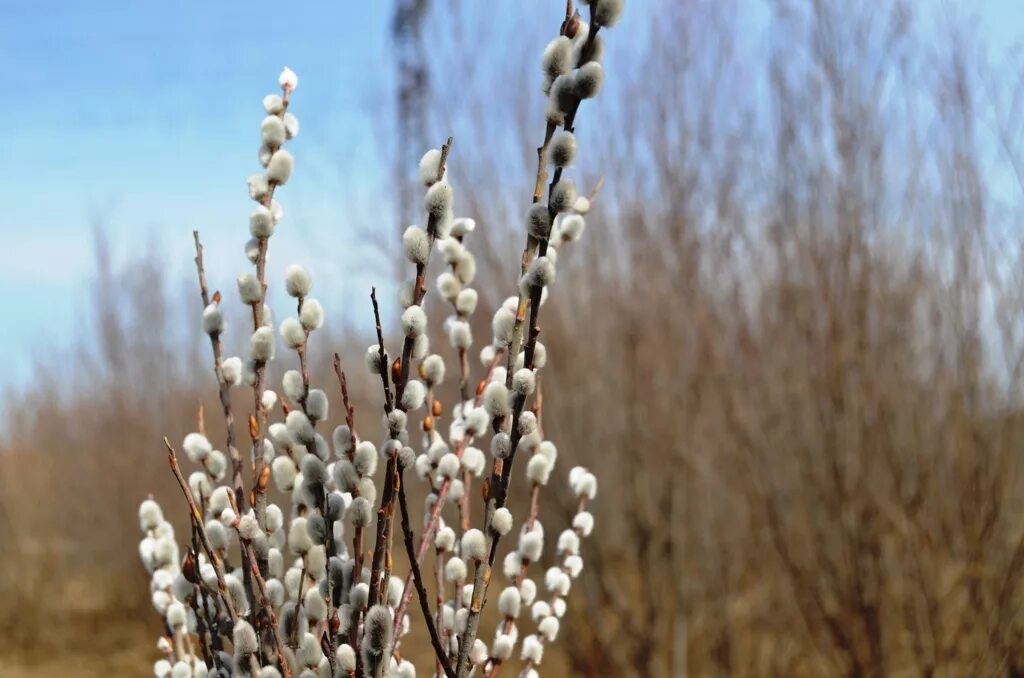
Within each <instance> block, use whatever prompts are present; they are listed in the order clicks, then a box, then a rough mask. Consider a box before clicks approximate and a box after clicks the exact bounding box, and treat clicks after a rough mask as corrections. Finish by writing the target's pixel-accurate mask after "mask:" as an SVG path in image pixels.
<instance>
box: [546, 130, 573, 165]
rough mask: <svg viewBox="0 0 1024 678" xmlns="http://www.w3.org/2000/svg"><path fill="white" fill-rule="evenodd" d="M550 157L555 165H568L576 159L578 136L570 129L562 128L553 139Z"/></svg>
mask: <svg viewBox="0 0 1024 678" xmlns="http://www.w3.org/2000/svg"><path fill="white" fill-rule="evenodd" d="M550 149H551V150H550V153H549V157H550V158H551V164H552V165H554V166H555V167H568V166H569V165H571V164H572V163H573V160H575V159H576V137H575V136H573V133H572V132H570V131H568V130H562V131H560V132H558V133H557V134H555V136H554V137H552V139H551V146H550Z"/></svg>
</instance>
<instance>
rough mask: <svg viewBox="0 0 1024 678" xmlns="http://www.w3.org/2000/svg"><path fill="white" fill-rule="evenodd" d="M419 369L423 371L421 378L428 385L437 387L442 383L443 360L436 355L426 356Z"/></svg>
mask: <svg viewBox="0 0 1024 678" xmlns="http://www.w3.org/2000/svg"><path fill="white" fill-rule="evenodd" d="M420 368H421V370H422V371H423V378H424V379H425V380H426V381H427V383H428V384H431V385H433V386H437V385H440V384H442V383H443V382H444V372H445V369H444V358H442V357H441V356H439V355H437V354H436V353H435V354H433V355H429V356H427V358H426V359H425V360H424V361H423V362H422V363H421V365H420Z"/></svg>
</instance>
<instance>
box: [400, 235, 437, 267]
mask: <svg viewBox="0 0 1024 678" xmlns="http://www.w3.org/2000/svg"><path fill="white" fill-rule="evenodd" d="M402 248H403V249H404V250H405V258H406V259H408V260H409V261H411V262H412V263H414V264H421V265H422V264H426V263H427V258H428V257H429V256H430V240H429V239H428V238H427V234H426V232H424V230H423V229H422V228H420V227H419V226H410V227H409V228H407V229H405V233H404V234H403V235H402Z"/></svg>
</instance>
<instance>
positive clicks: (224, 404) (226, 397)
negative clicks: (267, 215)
mask: <svg viewBox="0 0 1024 678" xmlns="http://www.w3.org/2000/svg"><path fill="white" fill-rule="evenodd" d="M192 239H193V240H194V241H195V245H196V257H195V262H196V273H197V275H198V276H199V293H200V296H201V297H202V299H203V310H205V309H206V307H207V306H209V305H210V293H209V291H208V288H207V286H206V269H205V268H204V266H203V244H202V242H200V240H199V231H192ZM219 298H220V294H219V293H217V294H215V295H214V300H215V302H216V303H218V304H219V303H220V301H219ZM210 347H211V349H212V350H213V374H214V376H215V377H216V378H217V392H218V396H219V397H220V406H221V410H222V411H223V412H224V423H225V427H226V428H227V445H228V455H229V456H230V457H231V476H232V483H233V484H234V490H235V500H236V501H241V499H240V497H242V496H243V495H244V494H245V487H244V486H243V484H242V456H241V454H239V452H238V447H236V445H235V415H234V413H233V412H232V411H231V393H230V385H229V384H227V383H226V382H225V381H224V371H223V369H222V367H221V360H222V359H223V354H224V349H223V347H222V345H221V341H220V332H214V333H213V334H211V335H210Z"/></svg>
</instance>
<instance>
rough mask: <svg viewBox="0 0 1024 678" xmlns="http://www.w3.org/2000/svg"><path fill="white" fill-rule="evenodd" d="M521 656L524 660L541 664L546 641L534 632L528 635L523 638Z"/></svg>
mask: <svg viewBox="0 0 1024 678" xmlns="http://www.w3.org/2000/svg"><path fill="white" fill-rule="evenodd" d="M520 656H521V657H522V659H523V660H524V661H531V662H533V663H534V664H540V663H541V660H542V659H543V658H544V643H542V642H541V641H540V639H539V638H537V636H535V635H533V634H530V635H528V636H526V637H525V638H523V650H522V653H521V655H520Z"/></svg>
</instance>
